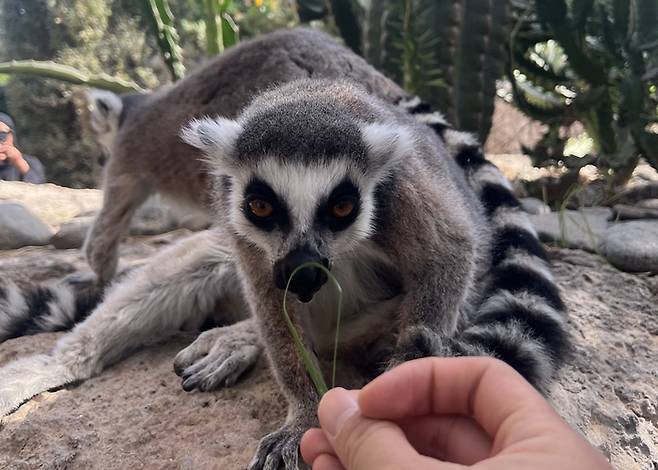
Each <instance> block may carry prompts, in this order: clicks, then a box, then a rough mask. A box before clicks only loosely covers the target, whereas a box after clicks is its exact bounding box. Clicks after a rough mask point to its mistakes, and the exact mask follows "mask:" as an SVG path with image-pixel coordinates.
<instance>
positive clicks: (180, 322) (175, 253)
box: [0, 231, 257, 415]
mask: <svg viewBox="0 0 658 470" xmlns="http://www.w3.org/2000/svg"><path fill="white" fill-rule="evenodd" d="M224 309H225V310H226V313H227V315H226V317H225V319H227V320H228V321H232V320H235V319H244V318H246V317H247V313H246V312H245V309H244V300H243V298H242V290H241V285H240V281H239V279H238V276H237V273H236V269H235V264H234V263H233V261H232V258H231V256H230V254H229V253H228V251H226V249H225V248H224V247H222V244H221V240H220V239H218V238H217V236H216V235H215V234H214V233H213V232H210V231H207V232H201V233H198V234H195V235H193V236H191V237H189V238H187V239H185V240H182V241H181V242H179V243H177V244H176V245H174V246H172V247H170V248H168V249H166V250H164V251H162V252H161V253H159V254H158V255H157V256H156V257H155V258H153V260H151V261H150V262H149V263H148V264H147V265H145V266H143V267H141V268H139V269H136V270H134V271H133V272H131V273H129V274H128V275H127V276H126V278H125V280H123V281H121V282H119V283H118V284H115V285H113V286H112V287H111V288H110V290H109V292H108V294H107V298H106V300H105V301H104V302H103V303H102V304H100V305H99V306H98V307H97V308H96V309H95V310H94V312H93V313H92V314H91V315H90V316H89V317H88V318H87V319H86V320H85V321H84V322H83V323H80V324H78V325H77V326H76V327H75V328H74V329H73V331H71V332H70V333H68V334H66V335H65V336H63V337H62V338H61V339H60V340H59V342H58V343H57V345H56V346H55V348H54V350H53V351H52V353H51V354H50V355H41V356H36V357H30V358H26V359H22V360H18V361H16V362H15V363H10V364H9V365H7V366H5V367H3V368H0V377H2V380H1V381H0V415H4V414H6V413H8V412H10V411H12V410H13V409H15V408H16V407H17V406H19V405H20V404H21V403H22V402H24V401H25V400H27V399H29V398H31V397H32V396H34V395H35V394H37V393H40V392H43V391H45V390H47V389H49V388H52V387H56V386H61V385H64V384H66V383H69V382H72V381H77V380H83V379H86V378H89V377H91V376H92V375H95V374H98V373H99V372H100V371H102V370H103V368H105V367H107V366H108V365H110V364H112V363H113V362H116V361H118V360H119V359H121V358H123V357H125V355H126V354H128V353H129V352H130V351H131V350H133V349H135V348H137V347H139V346H142V345H145V344H148V343H151V342H153V341H155V340H158V339H161V338H163V337H166V336H167V335H170V334H172V333H174V332H176V331H178V330H180V329H181V328H191V329H193V328H198V327H199V326H200V325H201V324H202V323H203V321H204V319H205V318H206V317H207V316H208V315H210V314H211V313H213V312H214V311H216V310H220V311H221V310H224ZM244 348H247V349H253V348H251V346H250V345H245V344H244V343H243V344H242V345H241V349H240V350H237V351H236V355H235V357H234V356H230V357H227V359H226V361H229V362H230V361H239V362H241V363H242V362H244V361H247V362H249V361H251V364H252V363H253V361H255V358H256V357H257V356H255V355H254V354H253V353H249V351H247V353H244V351H243V349H244ZM251 364H246V365H245V364H242V365H241V366H240V367H242V370H245V369H246V368H247V367H248V366H249V365H251ZM237 369H239V367H238V368H236V367H227V368H225V371H226V374H227V376H226V377H224V378H223V379H222V378H221V377H220V378H218V379H217V380H218V381H219V382H222V381H224V382H225V381H226V379H227V378H230V377H229V376H232V375H233V374H235V373H236V371H237Z"/></svg>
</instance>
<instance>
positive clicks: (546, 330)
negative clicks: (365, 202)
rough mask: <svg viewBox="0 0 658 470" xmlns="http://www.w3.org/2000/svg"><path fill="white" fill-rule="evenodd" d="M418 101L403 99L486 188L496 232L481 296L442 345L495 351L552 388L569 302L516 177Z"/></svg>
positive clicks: (565, 340)
mask: <svg viewBox="0 0 658 470" xmlns="http://www.w3.org/2000/svg"><path fill="white" fill-rule="evenodd" d="M412 101H413V100H409V101H408V102H407V103H408V105H407V106H406V107H405V106H404V105H402V104H401V105H402V106H403V107H405V108H406V109H407V111H408V112H410V113H412V114H414V115H415V117H417V118H418V119H419V120H420V121H421V122H424V123H426V124H428V125H429V126H430V127H432V128H433V129H434V130H435V132H436V133H437V134H438V135H439V137H440V138H441V139H442V140H443V141H444V142H445V144H446V146H447V147H448V149H449V151H450V152H451V153H452V154H453V155H454V157H455V160H456V162H457V164H458V165H459V166H460V167H461V168H462V169H463V170H464V172H465V174H466V176H467V178H468V181H469V182H470V184H471V186H472V187H473V189H474V190H475V191H476V193H477V195H478V196H479V199H480V201H481V203H482V206H483V209H484V212H485V214H486V217H487V218H488V220H489V222H490V225H491V228H492V234H493V236H492V246H491V256H490V259H491V269H490V272H489V273H488V276H487V277H486V278H485V279H484V285H485V286H486V287H485V289H484V295H483V297H482V300H481V303H480V304H479V306H478V307H477V308H476V309H475V312H474V313H473V314H472V315H471V316H470V318H468V319H467V321H466V322H465V324H464V326H463V327H462V329H461V331H460V333H459V335H458V336H457V337H456V338H455V339H453V340H451V343H450V344H449V345H445V344H444V345H443V346H441V347H440V348H441V349H442V350H443V353H445V354H449V355H467V356H493V357H496V358H498V359H501V360H503V361H505V362H507V363H508V364H510V365H511V366H512V367H514V368H515V369H516V370H517V371H518V372H519V373H521V374H522V375H523V376H524V377H525V378H526V379H527V380H528V381H529V382H530V383H532V384H533V385H535V386H536V387H537V388H539V389H545V387H546V385H547V384H548V382H549V380H550V378H551V376H552V375H553V374H554V373H555V371H556V370H557V369H558V368H559V366H560V365H561V363H562V362H563V361H564V359H565V357H566V356H567V354H568V352H569V335H568V333H567V318H566V307H565V304H564V302H563V301H562V299H561V298H560V293H559V290H558V288H557V285H556V283H555V281H554V279H553V276H552V274H551V271H550V266H549V262H548V257H547V255H546V252H545V250H544V248H543V246H542V244H541V243H540V242H539V238H538V236H537V233H536V231H535V230H534V228H533V227H532V225H531V224H530V221H529V219H528V217H527V215H526V214H525V213H524V212H523V211H522V210H521V208H520V204H519V201H518V199H517V198H516V197H515V196H514V193H513V190H512V186H511V184H510V183H509V181H508V180H507V179H506V178H505V176H503V174H502V173H501V172H500V170H499V169H498V168H497V167H496V166H495V165H494V164H492V163H490V162H489V161H487V160H486V159H485V157H484V153H483V150H482V146H481V145H480V144H479V143H478V142H477V141H476V139H475V138H474V137H473V136H472V135H471V134H468V133H465V132H460V131H456V130H454V129H452V128H451V127H450V125H449V124H448V123H447V122H446V121H445V119H444V118H443V116H441V115H440V114H439V113H436V112H431V109H430V107H429V106H427V105H425V104H424V103H422V102H420V100H418V101H414V102H413V103H412ZM409 103H411V104H413V105H409ZM427 346H428V347H431V346H430V345H427ZM446 347H447V349H448V350H446ZM435 351H436V349H435Z"/></svg>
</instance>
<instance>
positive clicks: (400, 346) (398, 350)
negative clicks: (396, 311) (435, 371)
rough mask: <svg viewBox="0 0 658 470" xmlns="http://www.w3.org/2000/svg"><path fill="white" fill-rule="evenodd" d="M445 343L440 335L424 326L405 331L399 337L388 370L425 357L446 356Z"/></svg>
mask: <svg viewBox="0 0 658 470" xmlns="http://www.w3.org/2000/svg"><path fill="white" fill-rule="evenodd" d="M444 349H445V347H444V343H443V341H441V337H440V336H439V334H438V333H436V332H434V331H432V330H430V329H429V328H427V327H424V326H413V327H409V328H407V329H405V330H404V331H403V332H402V333H401V334H400V336H399V337H398V340H397V343H396V345H395V349H394V352H393V355H392V356H391V358H390V360H389V362H388V365H387V369H392V368H393V367H395V366H397V365H400V364H402V363H403V362H408V361H413V360H414V359H420V358H423V357H432V356H445V355H446V354H445V351H444Z"/></svg>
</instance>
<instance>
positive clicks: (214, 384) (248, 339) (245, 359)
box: [174, 318, 263, 392]
mask: <svg viewBox="0 0 658 470" xmlns="http://www.w3.org/2000/svg"><path fill="white" fill-rule="evenodd" d="M262 350H263V346H262V345H261V342H260V339H259V337H258V330H257V327H256V322H255V321H254V319H253V318H249V319H247V320H242V321H241V322H238V323H236V324H234V325H231V326H224V327H218V328H213V329H212V330H208V331H204V332H203V333H201V334H200V335H199V337H198V338H197V339H196V340H195V341H194V342H193V343H192V344H190V345H189V346H188V347H187V348H185V349H183V350H182V351H181V352H179V353H178V355H177V356H176V359H175V360H174V370H175V371H176V373H177V374H178V375H179V376H181V377H182V379H183V389H184V390H186V391H190V390H193V389H195V388H198V389H199V390H201V391H203V392H207V391H210V390H213V389H215V388H219V387H222V386H226V387H228V386H231V385H233V384H234V383H235V382H236V381H237V380H238V379H239V378H240V376H241V375H242V374H243V373H244V372H245V371H246V370H247V369H248V368H250V367H251V366H252V365H254V364H255V363H256V360H257V359H258V357H260V354H261V352H262Z"/></svg>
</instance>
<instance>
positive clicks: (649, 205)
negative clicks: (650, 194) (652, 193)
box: [636, 199, 658, 210]
mask: <svg viewBox="0 0 658 470" xmlns="http://www.w3.org/2000/svg"><path fill="white" fill-rule="evenodd" d="M636 206H637V207H642V208H643V209H656V210H658V199H644V200H642V201H640V202H638V203H637V204H636Z"/></svg>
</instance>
